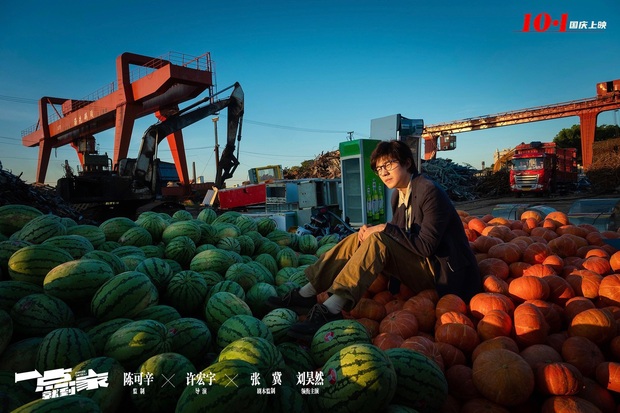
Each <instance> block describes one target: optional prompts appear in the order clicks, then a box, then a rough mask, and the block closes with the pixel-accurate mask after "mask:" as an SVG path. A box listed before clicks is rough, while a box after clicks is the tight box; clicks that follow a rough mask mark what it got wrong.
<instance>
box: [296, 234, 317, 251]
mask: <svg viewBox="0 0 620 413" xmlns="http://www.w3.org/2000/svg"><path fill="white" fill-rule="evenodd" d="M317 248H319V242H318V241H317V239H316V237H315V236H314V235H312V234H303V235H301V236H300V237H299V251H301V252H302V253H304V254H314V253H315V252H316V250H317Z"/></svg>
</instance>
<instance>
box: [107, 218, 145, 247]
mask: <svg viewBox="0 0 620 413" xmlns="http://www.w3.org/2000/svg"><path fill="white" fill-rule="evenodd" d="M137 225H138V224H136V223H135V222H134V221H132V220H131V219H129V218H127V217H114V218H109V219H107V220H105V221H103V222H102V223H101V225H99V229H101V230H102V231H103V233H104V234H105V239H106V241H115V242H116V241H118V239H119V238H120V237H121V235H123V234H124V233H125V231H127V230H128V229H129V228H133V227H135V226H137Z"/></svg>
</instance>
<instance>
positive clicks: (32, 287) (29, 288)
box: [0, 280, 45, 311]
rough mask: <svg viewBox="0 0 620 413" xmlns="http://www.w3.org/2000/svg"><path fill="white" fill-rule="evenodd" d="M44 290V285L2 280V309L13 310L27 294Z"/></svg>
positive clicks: (0, 306)
mask: <svg viewBox="0 0 620 413" xmlns="http://www.w3.org/2000/svg"><path fill="white" fill-rule="evenodd" d="M44 292H45V291H44V290H43V287H42V286H40V285H36V284H33V283H29V282H26V281H13V280H9V281H2V282H0V310H4V311H11V308H12V307H13V305H15V303H16V302H18V301H19V300H20V299H22V298H24V297H25V296H27V295H30V294H43V293H44Z"/></svg>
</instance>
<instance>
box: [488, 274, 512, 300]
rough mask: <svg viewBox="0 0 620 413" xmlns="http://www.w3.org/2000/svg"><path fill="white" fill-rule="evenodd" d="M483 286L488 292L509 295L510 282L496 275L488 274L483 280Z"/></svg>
mask: <svg viewBox="0 0 620 413" xmlns="http://www.w3.org/2000/svg"><path fill="white" fill-rule="evenodd" d="M482 288H483V289H484V291H485V292H487V293H498V294H503V295H508V283H507V282H506V281H504V280H502V279H501V278H499V277H496V276H495V275H487V276H486V277H484V278H483V280H482Z"/></svg>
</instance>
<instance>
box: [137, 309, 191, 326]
mask: <svg viewBox="0 0 620 413" xmlns="http://www.w3.org/2000/svg"><path fill="white" fill-rule="evenodd" d="M133 318H134V320H155V321H159V322H160V323H162V324H166V323H168V322H170V321H174V320H178V319H179V318H181V314H180V313H179V311H178V310H177V309H176V308H174V307H171V306H169V305H165V304H157V305H151V306H149V307H146V308H145V309H144V310H142V311H140V312H139V313H138V314H136V315H135V316H134V317H133Z"/></svg>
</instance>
